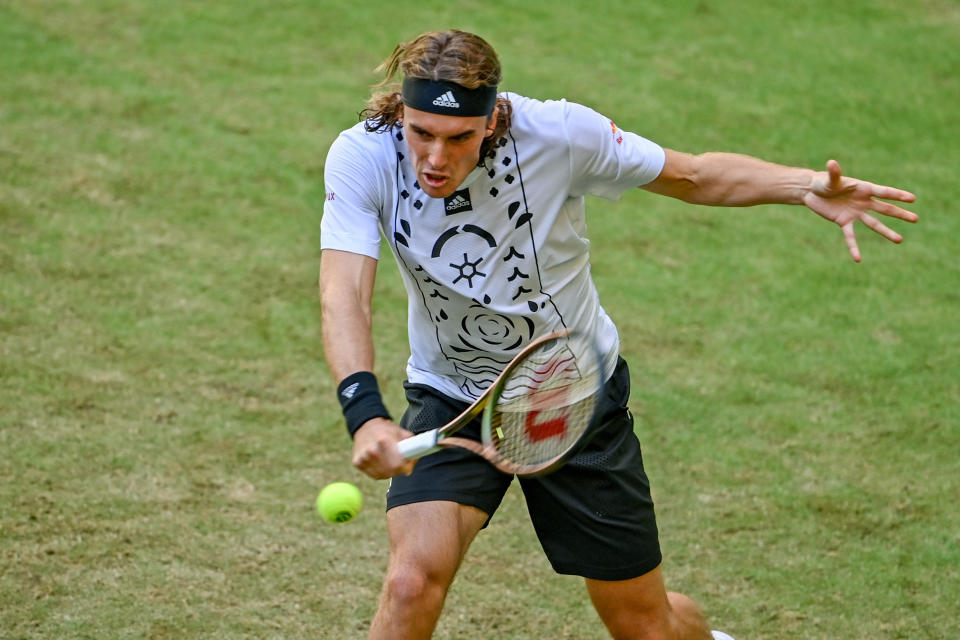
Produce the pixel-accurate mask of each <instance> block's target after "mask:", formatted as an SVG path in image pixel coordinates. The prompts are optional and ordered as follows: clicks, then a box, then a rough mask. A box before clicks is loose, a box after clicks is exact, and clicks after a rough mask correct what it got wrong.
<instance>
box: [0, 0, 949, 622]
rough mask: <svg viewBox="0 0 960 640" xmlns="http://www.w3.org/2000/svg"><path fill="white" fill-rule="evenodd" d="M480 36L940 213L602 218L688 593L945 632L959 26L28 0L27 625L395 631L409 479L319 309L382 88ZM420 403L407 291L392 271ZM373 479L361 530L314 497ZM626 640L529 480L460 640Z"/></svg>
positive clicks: (22, 369) (10, 322) (622, 97)
mask: <svg viewBox="0 0 960 640" xmlns="http://www.w3.org/2000/svg"><path fill="white" fill-rule="evenodd" d="M449 26H455V27H460V28H464V29H468V30H473V31H476V32H478V33H480V34H482V35H484V36H485V37H486V38H487V39H489V40H490V41H491V43H492V44H493V45H494V46H495V47H496V48H497V49H498V51H499V53H500V55H501V59H502V61H503V63H504V67H505V82H504V88H506V89H510V90H514V91H517V92H520V93H525V94H529V95H533V96H536V97H542V98H556V97H567V98H569V99H572V100H577V101H581V102H584V103H587V104H590V105H591V106H594V107H595V108H597V109H598V110H600V111H602V112H604V113H606V114H607V115H609V116H611V117H613V118H615V119H616V120H617V122H618V124H619V125H620V126H622V127H623V128H626V129H630V130H634V131H637V132H638V133H640V134H642V135H645V136H647V137H650V138H652V139H654V140H656V141H658V142H660V143H662V144H664V145H666V146H670V147H673V148H678V149H682V150H688V151H694V152H698V151H705V150H710V149H722V150H730V151H738V152H744V153H750V154H754V155H759V156H762V157H764V158H767V159H769V160H774V161H779V162H784V163H789V164H798V165H803V166H811V167H820V166H822V165H823V163H824V162H825V161H826V160H827V159H828V158H830V157H835V158H837V159H838V160H839V161H840V162H841V164H842V165H843V166H844V168H845V169H846V170H847V171H848V172H849V173H851V174H853V175H856V176H858V177H863V178H865V179H869V180H873V181H876V182H880V183H886V184H894V185H896V186H901V187H903V188H907V189H910V190H912V191H914V192H916V193H917V194H918V197H919V199H918V202H917V204H916V206H915V207H914V209H915V210H916V211H917V212H918V213H919V214H920V215H921V218H922V220H921V223H920V224H919V225H917V226H915V227H914V226H910V225H905V224H902V223H896V222H895V223H893V224H892V226H894V227H896V228H897V229H898V230H899V231H901V232H902V233H903V234H904V236H905V237H906V240H905V242H904V244H903V245H902V246H899V247H896V246H893V245H890V244H888V243H886V242H885V241H883V240H882V239H880V238H878V237H875V236H873V235H872V234H870V233H869V232H868V231H867V230H866V229H862V228H861V229H860V231H859V238H860V243H861V249H862V250H863V253H864V262H863V263H862V264H860V265H854V264H853V263H852V262H850V260H849V258H848V257H847V255H846V250H845V247H844V245H843V241H842V238H841V236H840V234H839V231H838V230H836V229H834V228H831V226H830V225H828V224H826V223H824V222H822V221H820V220H819V219H817V218H816V216H814V215H813V214H810V213H807V212H803V211H801V210H799V209H790V208H786V207H765V208H759V209H745V210H723V211H721V210H709V209H697V208H693V207H690V206H688V205H684V204H682V203H678V202H672V201H667V200H665V199H662V198H657V197H655V196H652V195H649V194H646V193H642V192H639V191H637V192H632V193H628V194H625V196H624V198H623V199H622V200H621V201H620V202H618V203H615V204H613V203H607V202H604V201H599V200H598V201H591V202H590V203H589V205H588V207H589V215H590V230H591V236H592V239H593V246H594V247H595V249H596V250H595V254H594V261H593V262H594V273H595V276H596V280H597V283H598V286H599V287H600V289H601V295H602V297H603V301H604V306H605V308H606V309H607V310H608V311H609V312H610V313H611V315H612V316H613V317H614V319H615V320H616V321H617V323H618V325H619V326H620V328H621V333H622V336H623V343H624V352H625V355H626V357H627V359H628V360H629V361H630V363H631V368H632V373H633V380H634V393H633V402H632V405H633V410H634V413H635V414H636V416H637V418H638V433H639V434H640V437H641V439H642V441H643V442H644V444H645V458H646V462H647V466H648V471H649V472H650V475H651V477H652V480H653V485H654V492H655V497H656V499H657V501H658V504H659V511H658V515H659V520H660V525H661V529H662V532H661V533H662V539H663V546H664V550H665V555H666V560H665V572H666V575H667V578H668V581H669V586H670V587H671V588H674V589H678V590H682V591H684V592H687V593H689V594H690V595H691V596H693V597H694V598H696V599H697V600H698V601H699V602H701V603H702V604H703V606H704V608H705V609H706V611H707V613H708V615H709V616H710V618H711V620H712V621H713V622H714V624H715V626H717V627H719V628H723V629H728V630H729V631H731V632H732V633H733V634H734V635H735V636H736V637H738V638H744V639H752V638H764V639H771V640H777V639H783V640H787V639H788V638H796V637H804V638H822V639H824V640H826V639H830V640H833V639H836V638H851V639H859V638H862V639H867V638H869V639H871V640H876V639H895V638H910V639H917V638H931V639H933V638H948V637H952V635H953V634H955V632H956V612H955V608H956V602H957V601H958V600H960V570H958V567H960V551H958V549H960V537H958V533H957V532H958V531H960V512H958V510H957V507H956V504H957V496H958V495H960V463H958V458H957V451H958V445H960V410H958V408H957V407H958V404H960V357H958V355H960V332H958V331H957V328H956V326H957V318H958V317H960V294H958V292H960V267H958V262H957V259H956V256H957V247H958V245H957V242H956V240H955V238H956V237H957V234H958V231H960V224H958V222H957V217H956V216H955V215H954V209H955V203H956V202H957V201H958V199H960V189H958V187H957V182H956V177H955V172H956V167H957V166H960V144H958V143H960V130H958V125H960V123H958V119H957V115H956V114H957V111H956V105H957V104H960V80H958V78H960V73H958V72H960V48H958V47H957V46H956V45H957V43H958V42H960V10H958V8H957V5H956V4H955V3H953V2H948V1H945V0H924V1H922V2H912V3H906V4H905V3H902V2H894V1H893V0H879V1H874V2H867V1H866V0H855V1H851V2H845V3H833V2H826V1H825V0H808V1H801V2H794V3H791V4H782V3H766V2H760V1H759V0H755V1H750V2H747V1H744V2H738V3H724V2H719V1H714V2H704V1H702V0H698V1H693V0H689V1H682V2H675V3H657V4H653V3H650V4H648V3H634V2H625V1H624V2H614V1H609V2H600V3H583V4H582V5H580V4H577V3H568V4H563V3H556V2H553V3H546V2H522V3H521V2H502V3H480V2H474V1H471V0H460V1H457V2H437V1H433V0H431V1H428V2H422V3H417V5H416V7H415V8H411V7H410V6H405V5H403V4H402V3H386V2H373V3H363V4H356V5H350V4H342V3H333V2H328V1H327V0H321V2H320V3H316V2H284V3H263V2H248V3H203V4H197V3H188V2H164V3H143V2H129V1H127V2H123V1H120V0H113V1H107V0H98V1H96V2H81V1H79V0H73V1H62V2H52V1H51V2H41V1H37V0H31V1H26V2H12V1H3V0H0V451H2V455H0V567H2V568H0V629H2V630H3V631H2V633H0V635H2V636H3V637H5V638H6V637H9V638H16V639H34V638H53V637H56V638H182V637H209V638H308V637H309V638H317V637H323V638H347V637H362V636H363V633H364V629H365V627H366V624H367V623H368V621H369V618H370V617H371V616H372V614H373V611H374V608H375V604H376V597H377V594H378V592H379V588H380V580H381V576H382V571H383V569H384V565H385V560H386V538H385V530H384V518H383V515H382V509H383V503H384V499H383V494H384V490H385V484H384V483H382V482H376V481H373V480H370V479H367V478H366V477H364V476H362V475H361V474H359V472H357V471H355V470H354V469H352V467H351V466H350V461H349V457H350V456H349V445H348V441H347V437H346V435H345V434H344V432H343V427H342V424H341V419H340V416H339V410H338V407H337V405H336V402H335V400H334V397H333V393H332V381H331V380H330V378H329V376H328V374H327V373H326V370H325V367H324V364H323V356H322V345H321V342H320V337H319V336H320V330H319V324H320V322H319V313H318V304H317V300H316V270H317V265H318V261H319V249H318V245H319V242H318V238H319V219H320V216H321V213H322V201H323V195H322V194H323V185H322V174H323V160H324V156H325V153H326V149H327V147H328V146H329V144H330V142H331V141H332V139H333V138H334V137H335V136H336V134H337V132H339V131H340V130H341V129H344V128H346V127H348V126H350V125H351V124H353V123H354V122H355V121H356V112H357V111H358V110H359V109H360V108H361V107H362V104H363V101H364V99H365V97H366V95H367V92H368V87H369V85H371V84H373V83H374V82H376V81H377V80H378V78H377V76H376V75H375V74H373V73H372V71H371V70H372V68H373V67H374V66H376V64H377V63H378V62H379V61H380V60H381V59H382V58H384V57H385V56H386V55H387V54H388V53H389V52H390V50H391V48H392V46H393V45H394V44H395V43H396V42H397V41H399V40H404V39H408V38H410V37H412V36H414V35H416V34H417V33H419V32H420V31H423V30H425V29H428V28H445V27H449ZM375 304H376V308H375V314H376V324H377V334H376V335H377V347H378V364H377V369H378V375H379V376H380V377H381V379H382V380H383V383H384V387H385V389H386V395H387V400H388V403H389V404H390V406H392V407H395V408H396V410H397V411H399V409H400V408H401V407H402V397H401V390H400V382H401V381H402V377H403V363H404V361H405V359H406V356H407V351H406V346H405V342H404V335H405V318H404V310H405V301H404V297H403V294H402V292H401V291H399V280H398V277H397V274H396V269H395V267H394V265H393V263H392V260H389V259H388V260H384V261H382V263H381V273H380V276H379V279H378V283H377V294H376V301H375ZM334 480H349V481H353V482H356V483H357V484H358V485H359V486H360V487H361V489H362V490H363V492H364V494H365V497H366V500H367V507H366V510H365V511H364V512H363V513H362V514H361V515H360V516H359V517H358V518H357V519H356V520H355V521H354V523H353V524H350V525H346V526H333V525H325V524H323V523H321V522H319V521H318V520H317V519H316V517H315V516H314V514H313V511H312V508H313V506H312V504H313V499H314V497H315V495H316V492H317V491H318V490H319V488H320V487H321V486H323V485H324V484H326V483H328V482H331V481H334ZM535 636H536V637H548V638H570V639H586V638H602V637H604V634H603V632H602V629H601V627H600V623H599V621H598V619H597V617H596V614H595V613H593V611H592V609H591V607H590V605H589V603H588V600H587V597H586V594H585V592H584V589H583V587H582V584H581V582H580V581H579V580H578V579H575V578H569V577H560V576H555V575H553V574H552V572H551V571H550V570H549V567H548V564H547V562H546V560H545V559H544V558H543V556H542V553H541V552H540V550H539V548H538V545H537V543H536V539H535V536H534V534H533V531H532V529H531V527H530V525H529V523H528V521H527V519H526V513H525V508H524V506H523V502H522V498H521V497H520V495H519V492H517V491H516V490H511V492H510V493H509V494H508V496H507V499H506V501H505V504H504V507H503V510H502V511H501V512H500V513H498V514H497V516H496V518H495V519H494V521H493V523H492V524H491V526H490V528H489V529H488V530H486V531H485V532H484V533H483V534H482V535H481V536H480V537H479V539H478V541H477V542H476V544H475V546H474V548H473V549H472V550H471V553H470V555H469V557H468V559H467V561H466V563H465V565H464V567H463V569H462V571H461V574H460V576H459V578H458V581H457V583H456V584H455V585H454V588H453V591H452V593H451V594H450V597H449V599H448V603H447V607H446V610H445V613H444V616H443V618H442V619H441V622H440V626H439V628H438V630H437V634H436V637H438V638H494V637H495V638H530V637H535Z"/></svg>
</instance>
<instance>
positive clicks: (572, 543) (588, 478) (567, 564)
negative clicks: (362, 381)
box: [387, 358, 662, 580]
mask: <svg viewBox="0 0 960 640" xmlns="http://www.w3.org/2000/svg"><path fill="white" fill-rule="evenodd" d="M404 387H405V389H406V394H407V401H408V402H409V407H408V409H407V411H406V413H404V415H403V418H402V419H401V421H400V424H401V425H402V426H403V427H404V428H405V429H408V430H410V431H412V432H414V433H420V432H422V431H426V430H427V429H432V428H434V427H438V426H442V425H444V424H446V423H447V422H449V421H450V420H452V419H453V418H455V417H456V416H457V415H459V414H460V412H462V411H463V410H464V409H465V408H466V407H467V404H468V403H465V402H461V401H459V400H455V399H452V398H450V397H448V396H445V395H443V394H441V393H440V392H438V391H437V390H435V389H433V388H432V387H428V386H425V385H420V384H411V383H405V384H404ZM604 391H605V392H604V398H603V402H604V405H603V407H602V409H601V414H600V415H601V416H602V417H601V419H600V421H599V423H598V424H597V425H594V427H593V429H594V431H593V433H592V437H591V438H590V439H589V440H588V441H587V443H586V444H585V445H583V447H582V448H581V449H580V450H578V451H577V452H576V453H575V454H574V455H573V457H571V458H570V460H569V461H568V462H567V463H566V464H565V465H564V466H563V467H561V468H560V469H559V470H558V471H555V472H554V473H551V474H549V475H546V476H542V477H537V478H521V479H520V486H521V488H522V489H523V494H524V497H525V498H526V501H527V509H528V510H529V512H530V518H531V520H532V521H533V526H534V529H535V530H536V533H537V537H538V538H539V539H540V544H541V545H542V546H543V550H544V552H545V553H546V555H547V557H548V558H549V560H550V563H551V564H552V565H553V568H554V570H555V571H556V572H557V573H564V574H571V575H578V576H583V577H585V578H593V579H596V580H627V579H630V578H635V577H637V576H641V575H643V574H645V573H647V572H648V571H651V570H653V569H655V568H656V567H657V566H658V565H659V564H660V561H661V559H662V556H661V553H660V543H659V540H658V538H657V524H656V519H655V517H654V511H653V500H652V499H651V497H650V483H649V481H648V480H647V475H646V473H644V471H643V459H642V456H641V453H640V442H639V440H638V439H637V437H636V435H635V434H634V432H633V417H632V416H631V415H630V412H629V411H628V410H627V399H628V397H629V395H630V373H629V371H628V369H627V363H626V362H624V360H623V359H622V358H621V359H620V360H619V362H618V363H617V368H616V371H615V372H614V374H613V376H612V377H611V378H610V380H609V381H608V382H607V384H606V386H605V390H604ZM457 435H458V436H465V437H470V438H475V439H478V440H479V439H480V421H479V420H474V421H473V422H472V423H471V424H469V425H467V426H466V427H464V428H463V429H461V430H460V431H458V432H457ZM512 481H513V476H511V475H508V474H504V473H501V472H500V471H498V470H497V469H496V468H494V467H493V465H491V464H490V463H488V462H487V461H486V460H484V459H483V458H481V457H480V456H478V455H475V454H473V453H470V452H468V451H465V450H463V449H459V448H456V447H451V448H449V449H443V450H441V451H439V452H437V453H434V454H432V455H429V456H425V457H423V458H421V459H420V460H419V461H418V462H417V465H416V466H415V467H414V471H413V473H412V474H411V475H409V476H397V477H395V478H393V480H392V481H391V483H390V489H389V491H388V492H387V509H391V508H393V507H396V506H400V505H403V504H410V503H414V502H425V501H429V500H449V501H452V502H457V503H460V504H465V505H470V506H473V507H477V508H478V509H481V510H483V511H485V512H486V513H487V514H489V515H490V516H492V515H493V513H494V512H495V511H496V510H497V507H499V506H500V502H501V501H502V500H503V496H504V494H505V493H506V491H507V488H508V487H509V486H510V483H511V482H512Z"/></svg>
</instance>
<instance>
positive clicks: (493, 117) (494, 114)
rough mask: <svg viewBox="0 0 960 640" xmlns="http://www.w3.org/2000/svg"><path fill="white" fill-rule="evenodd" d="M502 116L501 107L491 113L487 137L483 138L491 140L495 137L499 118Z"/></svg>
mask: <svg viewBox="0 0 960 640" xmlns="http://www.w3.org/2000/svg"><path fill="white" fill-rule="evenodd" d="M499 115H500V105H496V106H494V107H493V111H491V112H490V117H489V118H487V135H485V136H483V137H484V138H489V137H490V136H492V135H493V132H494V131H496V130H497V117H498V116H499Z"/></svg>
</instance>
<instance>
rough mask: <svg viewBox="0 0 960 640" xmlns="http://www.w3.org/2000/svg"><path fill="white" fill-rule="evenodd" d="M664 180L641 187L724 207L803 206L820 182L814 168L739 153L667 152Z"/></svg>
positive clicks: (667, 150) (662, 193)
mask: <svg viewBox="0 0 960 640" xmlns="http://www.w3.org/2000/svg"><path fill="white" fill-rule="evenodd" d="M664 151H665V153H666V161H665V163H664V166H663V170H662V171H661V172H660V175H659V176H658V177H657V178H656V179H655V180H654V181H653V182H651V183H649V184H647V185H644V186H643V187H642V188H643V189H645V190H647V191H651V192H653V193H658V194H660V195H665V196H670V197H672V198H677V199H679V200H683V201H684V202H690V203H693V204H703V205H712V206H721V207H748V206H752V205H756V204H803V197H804V195H805V194H806V193H808V192H809V191H810V189H811V186H812V184H813V180H814V178H815V177H816V172H815V171H812V170H810V169H799V168H795V167H787V166H783V165H779V164H774V163H772V162H766V161H764V160H760V159H758V158H753V157H750V156H744V155H740V154H736V153H717V152H711V153H703V154H700V155H692V154H689V153H682V152H680V151H673V150H671V149H664Z"/></svg>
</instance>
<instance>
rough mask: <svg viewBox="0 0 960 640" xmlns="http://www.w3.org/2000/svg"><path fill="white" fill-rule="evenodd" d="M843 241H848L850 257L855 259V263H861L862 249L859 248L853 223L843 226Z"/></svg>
mask: <svg viewBox="0 0 960 640" xmlns="http://www.w3.org/2000/svg"><path fill="white" fill-rule="evenodd" d="M843 239H844V240H846V241H847V249H849V250H850V257H851V258H853V261H854V262H860V247H858V246H857V236H856V234H855V233H854V232H853V223H852V222H848V223H847V224H845V225H843Z"/></svg>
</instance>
